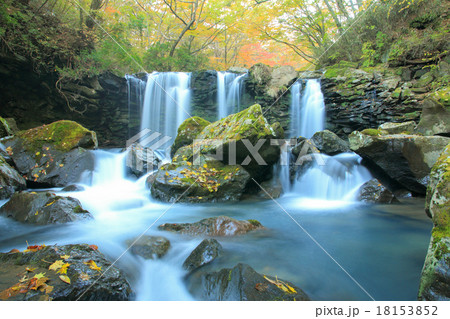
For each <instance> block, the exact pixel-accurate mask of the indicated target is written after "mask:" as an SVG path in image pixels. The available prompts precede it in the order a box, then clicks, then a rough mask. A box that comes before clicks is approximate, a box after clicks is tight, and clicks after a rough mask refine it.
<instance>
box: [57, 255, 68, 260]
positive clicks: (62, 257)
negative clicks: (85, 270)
mask: <svg viewBox="0 0 450 319" xmlns="http://www.w3.org/2000/svg"><path fill="white" fill-rule="evenodd" d="M59 258H61V259H64V260H67V259H69V258H70V256H69V255H62V256H59Z"/></svg>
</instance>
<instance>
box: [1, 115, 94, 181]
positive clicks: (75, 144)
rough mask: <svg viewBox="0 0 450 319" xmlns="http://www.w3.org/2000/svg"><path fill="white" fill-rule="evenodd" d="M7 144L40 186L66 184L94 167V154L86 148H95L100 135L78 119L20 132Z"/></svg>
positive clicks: (22, 168) (28, 176) (21, 168)
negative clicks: (85, 126) (97, 135)
mask: <svg viewBox="0 0 450 319" xmlns="http://www.w3.org/2000/svg"><path fill="white" fill-rule="evenodd" d="M4 144H5V146H6V147H7V148H10V150H11V151H10V153H11V155H10V156H11V158H12V160H13V161H14V165H15V167H16V168H17V170H18V172H19V173H20V174H22V175H24V176H25V177H26V179H27V180H28V181H30V182H32V183H36V185H35V186H39V187H52V186H54V187H64V186H67V185H70V184H73V183H77V182H78V181H79V179H80V177H81V175H82V173H83V172H84V171H86V170H93V166H94V159H93V155H92V154H90V153H89V152H87V151H86V150H85V148H87V149H94V148H96V147H97V137H96V134H95V132H93V131H89V130H87V129H86V128H84V127H83V126H81V125H79V124H78V123H76V122H73V121H58V122H54V123H51V124H49V125H43V126H39V127H36V128H33V129H30V130H27V131H20V132H17V133H16V134H15V136H14V137H13V138H10V139H8V140H6V141H5V142H4Z"/></svg>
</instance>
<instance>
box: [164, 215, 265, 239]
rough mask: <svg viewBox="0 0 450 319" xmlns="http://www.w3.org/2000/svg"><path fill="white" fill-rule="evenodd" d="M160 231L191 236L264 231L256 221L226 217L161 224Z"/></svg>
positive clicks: (229, 234) (232, 234)
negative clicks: (194, 221)
mask: <svg viewBox="0 0 450 319" xmlns="http://www.w3.org/2000/svg"><path fill="white" fill-rule="evenodd" d="M158 229H160V230H166V231H171V232H175V233H178V234H185V235H191V236H236V235H242V234H246V233H248V232H249V231H252V230H256V229H264V226H262V225H261V223H260V222H258V221H257V220H252V219H251V220H236V219H234V218H231V217H227V216H219V217H211V218H206V219H202V220H200V221H198V222H196V223H183V224H169V223H166V224H162V225H160V226H158Z"/></svg>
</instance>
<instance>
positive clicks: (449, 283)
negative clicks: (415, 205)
mask: <svg viewBox="0 0 450 319" xmlns="http://www.w3.org/2000/svg"><path fill="white" fill-rule="evenodd" d="M425 205H426V207H425V209H426V212H427V214H428V215H429V216H430V217H431V218H432V220H433V224H434V227H433V230H432V232H431V239H430V245H429V247H428V252H427V256H426V258H425V263H424V265H423V269H422V277H421V280H420V288H419V294H418V299H419V300H429V301H433V300H450V144H449V145H448V146H447V147H446V148H445V150H444V151H443V152H442V154H441V156H440V157H439V159H438V160H437V162H436V164H435V165H434V166H433V169H432V171H431V174H430V183H429V185H428V188H427V198H426V204H425Z"/></svg>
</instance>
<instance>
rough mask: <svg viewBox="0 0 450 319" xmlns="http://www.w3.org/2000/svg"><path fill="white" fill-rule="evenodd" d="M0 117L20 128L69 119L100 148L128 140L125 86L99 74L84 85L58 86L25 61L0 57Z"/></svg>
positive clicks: (120, 80)
mask: <svg viewBox="0 0 450 319" xmlns="http://www.w3.org/2000/svg"><path fill="white" fill-rule="evenodd" d="M0 116H4V117H12V118H14V119H16V122H17V124H18V126H19V128H20V129H28V128H32V127H36V126H40V125H42V124H49V123H52V122H55V121H57V120H61V119H65V120H73V121H76V122H78V123H80V124H82V125H83V126H85V127H86V128H88V129H91V130H94V131H96V132H97V133H98V136H99V143H100V145H102V146H113V147H121V146H123V145H125V141H126V139H127V137H128V106H127V83H126V80H125V79H124V78H122V77H117V76H115V75H113V74H112V73H103V74H101V75H99V76H97V77H93V78H87V79H83V80H82V81H59V79H58V75H57V73H56V72H55V73H40V74H38V73H36V72H35V70H33V68H32V64H31V63H29V61H27V60H26V59H22V58H17V57H11V56H4V55H2V56H1V57H0Z"/></svg>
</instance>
